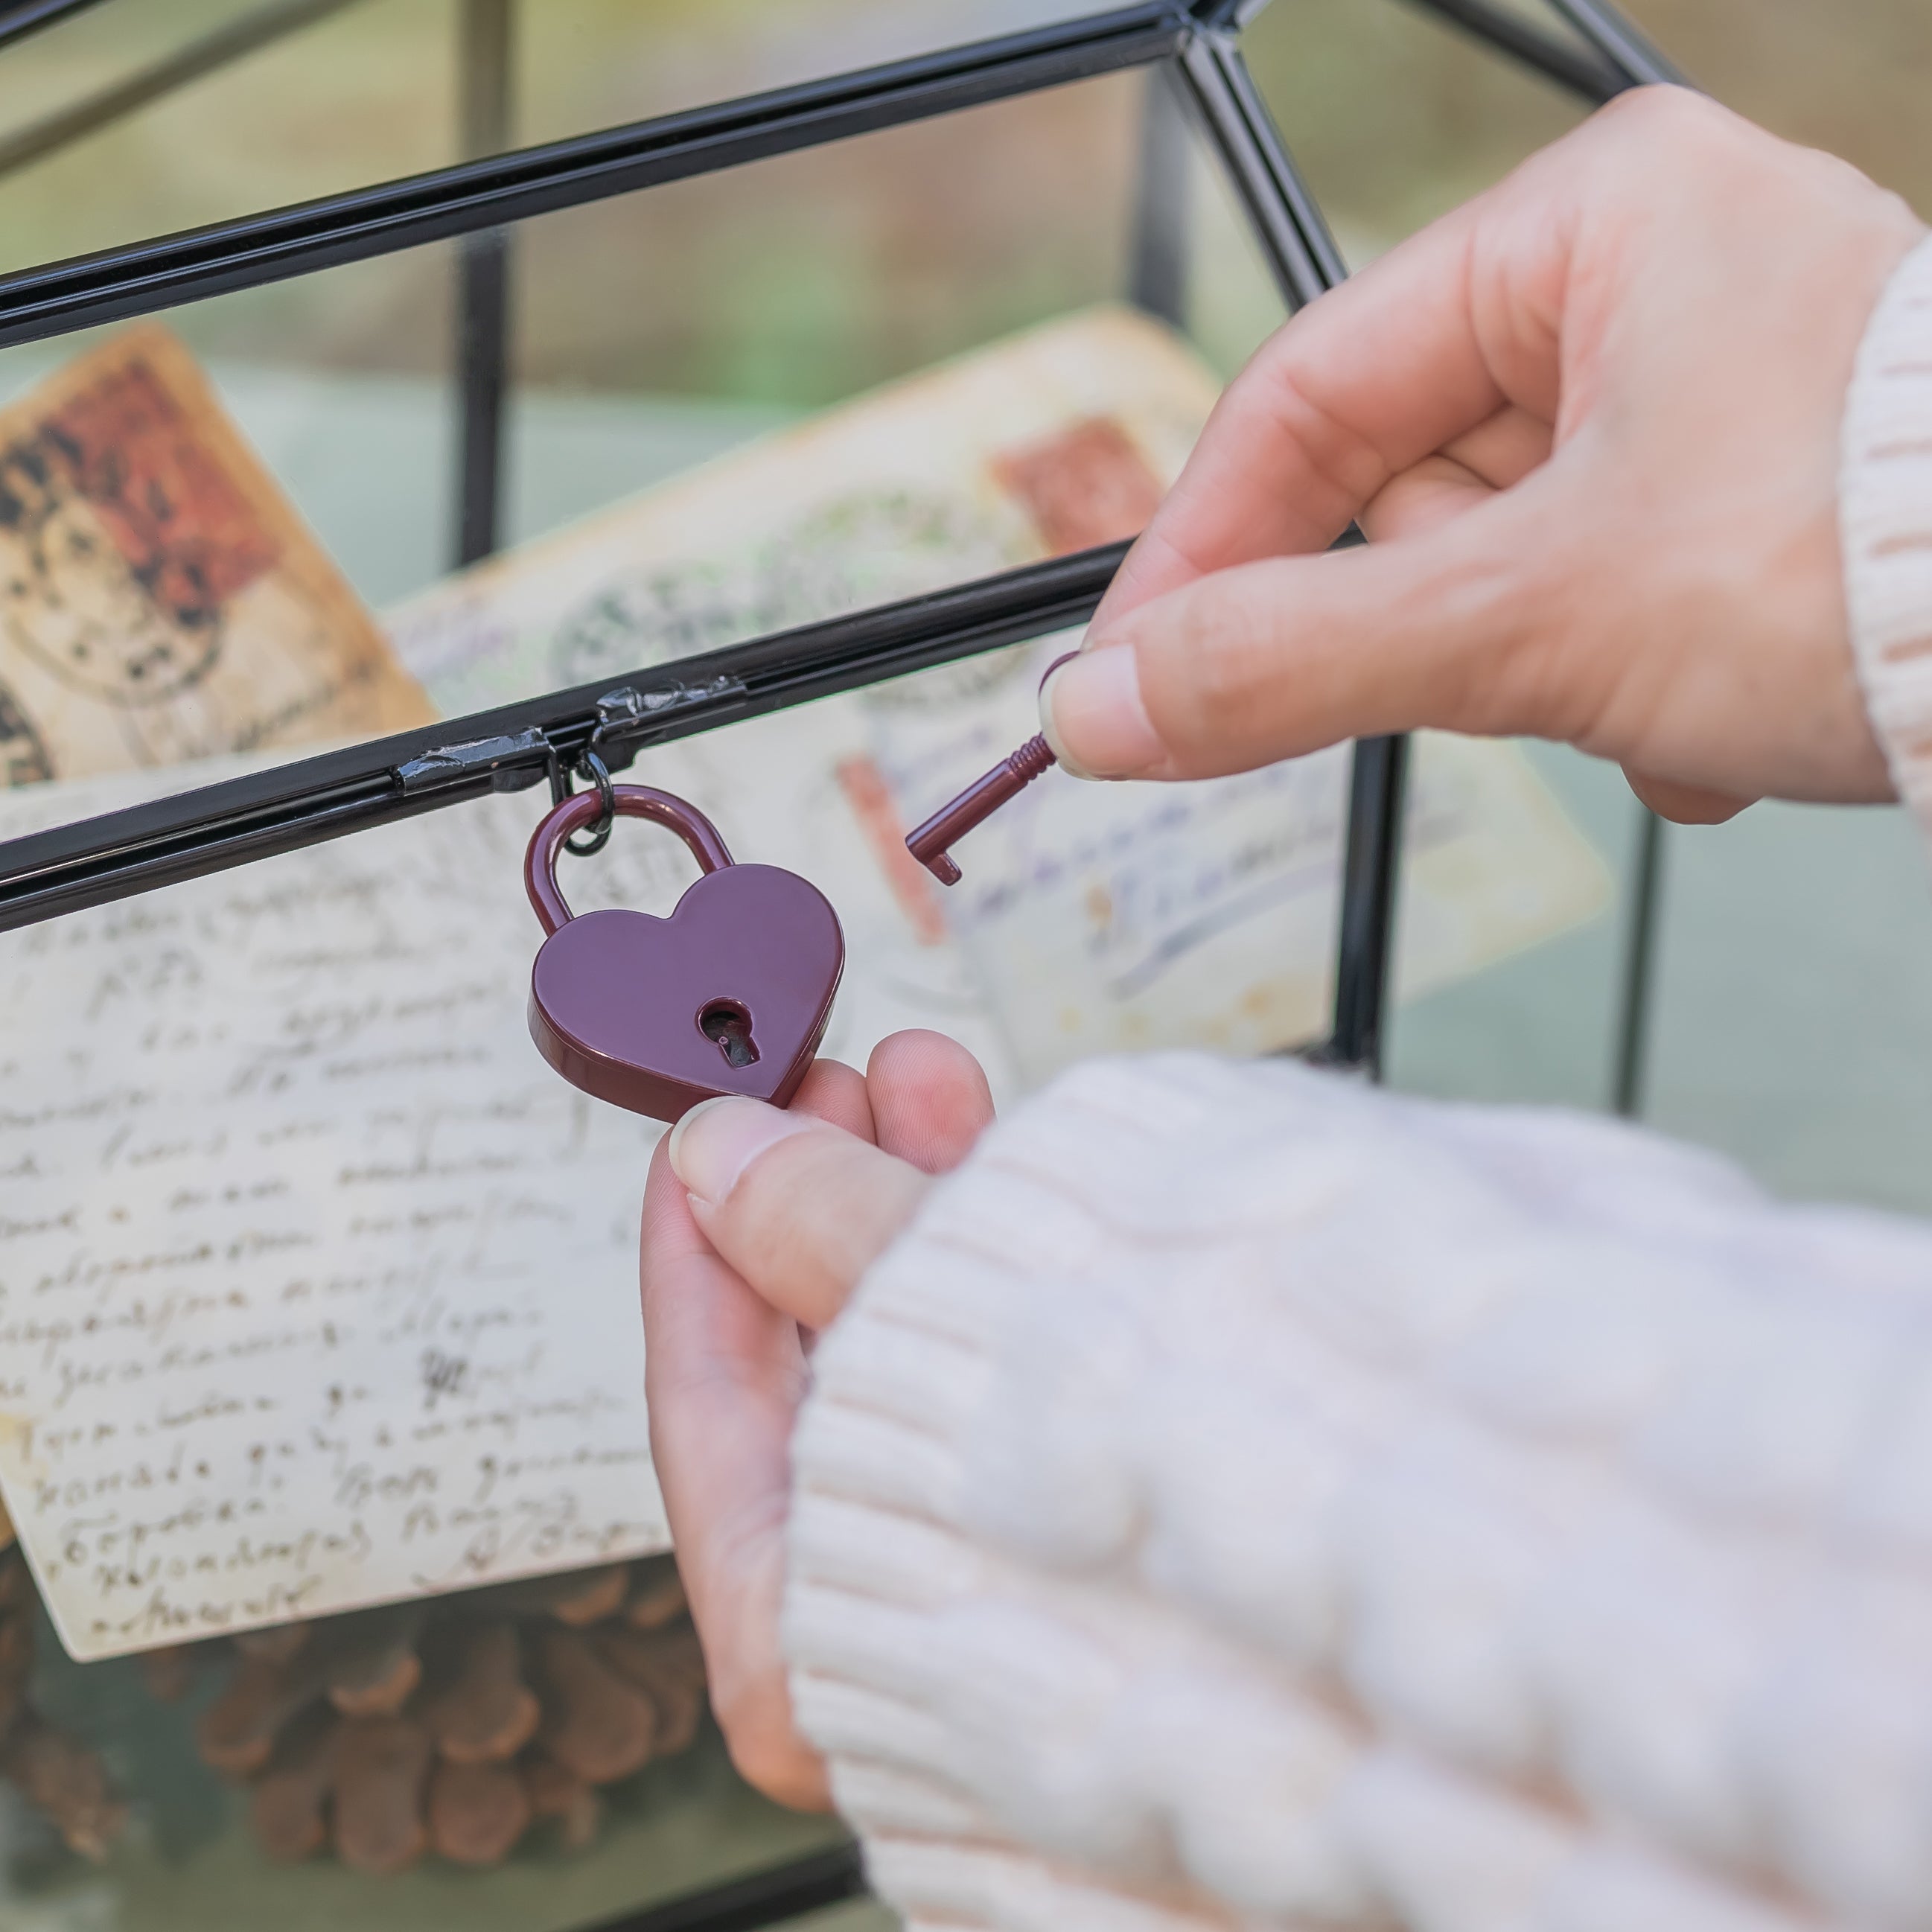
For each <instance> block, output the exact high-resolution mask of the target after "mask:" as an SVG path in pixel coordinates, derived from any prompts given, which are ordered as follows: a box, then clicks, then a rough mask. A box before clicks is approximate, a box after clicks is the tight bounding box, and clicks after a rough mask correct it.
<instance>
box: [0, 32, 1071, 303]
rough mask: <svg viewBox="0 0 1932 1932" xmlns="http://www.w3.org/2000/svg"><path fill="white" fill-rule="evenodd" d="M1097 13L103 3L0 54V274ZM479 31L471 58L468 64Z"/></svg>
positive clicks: (2, 50)
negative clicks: (472, 106)
mask: <svg viewBox="0 0 1932 1932" xmlns="http://www.w3.org/2000/svg"><path fill="white" fill-rule="evenodd" d="M1092 10H1094V9H1093V8H1091V7H1088V6H1085V5H1081V4H1079V0H937V4H935V0H926V4H922V5H919V6H916V7H906V6H902V5H889V4H888V0H736V4H733V5H718V6H698V5H691V4H689V0H654V4H651V5H644V6H638V5H632V4H628V0H542V4H541V5H534V4H527V0H172V4H170V5H169V6H167V7H153V6H147V5H138V4H136V0H107V4H106V5H100V6H98V7H93V8H91V9H89V10H86V11H84V12H82V13H78V14H77V15H75V16H74V17H72V18H71V20H68V21H66V22H65V23H62V24H61V25H59V26H55V27H52V28H48V29H46V30H44V31H42V32H40V33H39V34H35V35H34V36H33V37H31V38H30V39H28V40H24V41H22V42H20V43H17V44H15V45H14V46H11V47H10V48H7V49H0V62H5V67H4V69H0V71H4V72H5V75H6V80H7V85H6V86H5V89H4V90H0V270H4V269H12V268H17V267H20V266H26V265H27V264H29V263H36V262H43V261H49V260H60V259H63V258H65V257H68V256H70V255H75V254H84V253H87V252H89V251H93V250H95V249H99V248H110V247H113V246H114V245H117V244H119V243H123V242H132V241H135V240H137V239H141V238H142V237H144V236H150V235H160V234H168V233H172V232H174V231H175V230H177V229H182V228H188V227H195V226H199V225H201V224H202V223H205V222H211V221H218V220H226V219H229V218H231V217H234V216H236V215H240V214H248V213H252V212H254V211H257V210H259V209H263V208H273V207H278V206H281V205H284V204H287V203H289V202H297V201H304V200H308V199H311V198H312V197H314V196H319V195H326V194H332V193H339V192H341V191H343V190H347V189H350V188H353V187H362V186H365V185H366V184H369V183H371V182H375V181H386V180H390V179H392V178H396V177H398V176H400V175H408V174H413V173H416V172H419V171H421V170H422V169H428V168H434V167H440V166H445V165H446V164H448V163H450V162H452V161H454V160H459V159H461V158H463V157H464V155H465V154H466V152H471V151H474V152H479V153H482V152H493V151H499V150H500V149H502V148H506V147H511V146H516V145H523V144H527V143H531V142H540V141H547V140H553V139H560V138H562V137H564V136H569V135H572V134H579V133H587V132H589V131H591V130H594V129H598V128H601V127H612V126H616V125H619V124H622V123H625V122H627V121H634V120H640V119H643V118H647V117H649V116H651V115H657V114H662V113H671V112H674V111H676V110H680V109H683V108H688V107H700V106H703V105H706V104H709V103H712V102H714V101H724V100H729V99H731V98H734V97H736V96H737V95H742V94H748V93H754V92H760V91H762V90H763V89H768V88H772V87H778V86H787V85H789V84H791V83H796V82H799V81H804V80H815V79H819V78H822V77H826V76H827V75H832V74H839V73H842V72H844V71H847V70H848V69H850V68H855V67H861V66H867V65H872V64H874V63H876V62H882V61H888V60H894V59H898V58H904V57H906V56H908V55H916V54H921V53H927V52H934V51H936V50H938V49H941V48H944V47H947V46H953V45H956V44H959V43H963V42H965V41H968V40H978V39H983V38H986V37H991V36H992V35H995V34H1001V33H1006V32H1010V31H1015V30H1016V29H1020V28H1027V27H1031V26H1040V25H1043V24H1048V23H1052V22H1053V21H1055V20H1062V19H1065V18H1067V17H1070V16H1073V15H1076V14H1078V13H1085V12H1089V11H1092ZM493 15H498V16H504V15H506V16H507V17H508V23H509V26H508V31H509V35H510V38H509V43H508V44H509V46H510V47H511V50H512V51H511V64H510V68H509V71H508V80H507V92H506V95H505V100H506V101H507V104H508V115H507V118H502V117H493V116H492V115H489V114H487V113H486V115H484V119H483V121H481V122H478V121H471V122H470V123H469V133H468V136H466V134H465V132H464V126H465V124H464V121H463V110H462V106H461V104H462V101H463V75H464V73H465V71H466V70H465V66H464V62H465V60H466V58H469V56H468V55H466V53H465V51H464V49H465V47H466V45H467V46H471V47H472V48H474V47H478V46H484V45H487V43H488V41H487V29H488V26H489V22H490V17H492V16H493ZM478 28H482V29H484V36H485V37H484V38H481V39H478V40H474V41H471V42H466V40H465V37H464V36H465V33H466V29H467V30H469V31H472V32H473V31H475V30H477V29H478ZM493 118H494V119H496V121H497V122H498V124H496V125H494V126H492V125H491V124H490V122H491V121H492V119H493Z"/></svg>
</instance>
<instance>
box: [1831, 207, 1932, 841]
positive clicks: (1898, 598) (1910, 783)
mask: <svg viewBox="0 0 1932 1932" xmlns="http://www.w3.org/2000/svg"><path fill="white" fill-rule="evenodd" d="M1839 505H1840V509H1839V515H1840V524H1841V535H1842V538H1843V547H1844V559H1845V595H1846V604H1847V607H1848V609H1849V614H1850V619H1851V632H1852V650H1853V652H1854V654H1855V657H1856V658H1857V661H1858V678H1859V681H1860V682H1861V684H1862V685H1863V686H1864V694H1865V706H1866V709H1867V712H1869V714H1870V718H1871V721H1872V727H1873V730H1876V733H1878V736H1879V742H1880V743H1881V744H1882V745H1883V746H1884V748H1885V757H1886V760H1887V762H1888V763H1889V765H1890V766H1891V775H1892V782H1893V783H1894V784H1895V785H1896V786H1897V789H1898V794H1899V796H1900V798H1902V799H1904V800H1905V802H1906V804H1908V805H1909V806H1910V807H1911V808H1912V811H1913V813H1914V814H1915V816H1916V817H1917V818H1918V823H1919V826H1920V829H1921V831H1922V832H1924V835H1925V837H1926V838H1927V841H1928V842H1932V241H1928V242H1922V243H1921V244H1920V245H1919V246H1918V248H1916V249H1915V250H1914V251H1913V252H1912V254H1909V255H1908V256H1907V257H1906V259H1905V261H1904V263H1903V266H1901V267H1900V269H1899V270H1898V272H1897V274H1896V275H1894V276H1893V278H1892V280H1891V284H1890V286H1889V287H1888V288H1887V289H1886V290H1885V294H1884V295H1883V296H1882V298H1881V299H1880V300H1879V305H1878V307H1877V308H1876V310H1875V311H1873V315H1872V319H1871V322H1870V326H1868V328H1867V330H1866V332H1865V339H1864V345H1863V347H1861V349H1860V350H1859V352H1858V366H1857V368H1856V371H1855V373H1854V374H1853V376H1852V387H1851V393H1850V395H1849V398H1847V400H1846V407H1845V425H1844V437H1843V469H1842V473H1841V481H1840V486H1839Z"/></svg>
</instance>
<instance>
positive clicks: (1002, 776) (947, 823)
mask: <svg viewBox="0 0 1932 1932" xmlns="http://www.w3.org/2000/svg"><path fill="white" fill-rule="evenodd" d="M1058 762H1059V760H1058V759H1056V758H1055V757H1054V755H1053V747H1052V745H1049V743H1048V742H1046V739H1044V738H1031V739H1028V741H1027V742H1026V743H1025V744H1024V745H1022V746H1021V747H1020V748H1019V750H1018V751H1016V752H1015V753H1014V754H1013V756H1012V757H1010V758H1007V759H1004V760H1002V761H1001V763H998V764H997V765H995V766H994V767H993V769H992V770H991V771H990V772H988V773H987V774H986V776H985V777H984V778H981V779H980V781H978V782H977V784H971V785H968V787H966V789H965V790H964V791H962V793H960V794H959V796H958V797H957V798H956V799H954V800H953V802H952V803H951V804H950V805H947V806H946V807H945V808H944V810H942V811H936V812H935V813H934V814H933V815H932V817H930V818H929V819H928V820H926V823H924V824H923V825H922V826H920V827H919V829H918V830H917V831H916V832H914V833H913V835H912V836H911V837H910V838H908V839H907V841H906V850H907V851H908V852H910V853H911V854H912V856H913V857H914V858H915V859H917V860H918V861H919V863H920V864H921V865H923V866H924V867H925V868H926V870H927V871H929V872H930V873H931V874H932V876H933V877H935V879H937V880H938V881H939V883H941V885H942V886H956V885H957V884H958V883H959V881H960V879H961V877H962V876H963V874H962V873H961V871H960V870H959V865H958V864H957V863H956V862H955V860H954V859H953V855H952V854H951V853H950V852H949V851H948V850H947V849H946V848H947V847H948V846H949V845H951V844H953V843H954V842H955V841H956V840H959V839H961V838H965V835H967V833H968V832H971V830H972V829H973V828H974V826H976V825H983V824H985V823H986V820H988V819H989V818H991V817H992V815H993V814H994V813H995V812H996V811H998V810H999V808H1000V807H1001V805H1004V804H1005V803H1006V802H1007V800H1008V799H1012V798H1017V797H1018V796H1019V794H1020V793H1022V792H1023V791H1025V790H1026V788H1027V787H1028V785H1030V784H1032V783H1033V781H1034V779H1035V778H1038V777H1040V775H1042V774H1043V772H1049V771H1051V770H1052V769H1053V767H1054V766H1055V765H1056V764H1057V763H1058Z"/></svg>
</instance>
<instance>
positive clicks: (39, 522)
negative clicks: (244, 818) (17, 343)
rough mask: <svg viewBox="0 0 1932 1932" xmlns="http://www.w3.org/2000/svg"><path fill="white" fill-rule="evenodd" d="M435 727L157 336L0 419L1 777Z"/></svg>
mask: <svg viewBox="0 0 1932 1932" xmlns="http://www.w3.org/2000/svg"><path fill="white" fill-rule="evenodd" d="M433 716H434V712H432V711H431V709H430V706H429V703H428V700H427V699H426V698H425V696H424V695H423V693H422V688H421V687H420V686H419V685H418V684H417V683H416V681H415V680H414V679H413V678H411V677H410V676H409V675H408V674H407V673H406V672H405V671H404V670H402V669H401V667H400V666H399V665H398V663H397V662H396V660H395V656H394V655H393V654H392V652H391V651H390V649H389V645H388V643H387V642H386V640H385V639H384V637H383V634H382V633H381V631H380V630H379V629H378V628H377V626H376V625H375V624H374V621H373V620H372V619H371V617H370V616H369V615H368V613H367V612H366V611H365V610H364V609H363V607H362V604H361V603H360V601H359V600H358V598H356V594H355V592H353V590H352V589H350V586H349V584H348V583H347V580H345V579H344V577H343V576H342V574H341V572H340V571H338V569H337V568H336V567H335V565H334V563H332V562H331V561H330V559H329V557H328V556H327V555H326V553H325V552H324V551H323V549H322V547H321V546H320V544H318V543H317V541H316V539H315V538H314V537H313V536H312V535H311V534H310V533H309V532H308V530H307V529H306V528H305V526H304V525H303V524H302V521H301V519H300V518H299V517H298V516H297V514H296V511H295V510H294V508H293V506H292V505H290V502H288V500H287V498H286V497H285V496H284V494H283V493H282V491H281V489H280V487H278V484H276V483H275V481H274V479H273V478H272V477H271V476H270V475H269V474H268V472H266V470H265V469H263V466H262V465H261V463H260V462H259V461H258V460H257V458H255V456H254V455H253V453H252V452H251V451H250V450H249V449H248V446H246V445H245V443H243V441H242V438H241V437H240V435H239V434H238V432H237V431H236V429H235V427H234V425H233V424H232V423H231V422H229V419H228V418H227V416H226V414H225V413H223V410H222V408H221V406H220V403H219V402H218V401H217V400H216V398H215V397H214V394H213V392H212V391H211V389H209V387H208V384H207V382H206V381H205V379H204V378H203V377H202V374H201V373H200V371H199V370H198V369H197V368H196V366H195V364H194V362H193V359H192V358H191V357H190V356H189V355H188V353H187V351H186V350H184V349H183V348H182V347H181V345H180V344H178V342H177V341H175V339H174V338H173V337H172V336H171V335H169V334H168V333H167V332H166V330H164V329H160V328H157V327H147V328H142V329H136V330H133V331H132V332H130V333H128V334H127V335H121V336H119V337H117V338H115V339H113V341H110V342H109V343H108V344H107V345H106V346H105V347H102V348H100V349H97V350H93V351H92V352H91V353H89V354H87V355H85V356H81V357H80V358H79V359H77V361H75V362H71V363H70V364H69V365H67V367H66V368H64V369H62V371H60V372H59V374H57V375H55V377H52V378H51V379H50V380H49V381H47V382H46V383H43V384H42V385H41V386H40V387H39V388H38V389H35V390H34V391H33V392H31V393H30V394H29V395H27V396H26V398H23V399H22V400H21V401H18V402H17V403H15V404H13V405H12V406H11V407H9V408H7V410H5V411H4V412H0V774H4V777H5V781H7V782H8V783H10V784H28V783H31V782H34V781H37V780H40V779H44V778H83V777H86V776H88V775H90V774H92V773H94V772H108V771H117V770H122V769H127V768H128V767H130V766H136V767H138V766H154V765H172V764H176V763H180V762H181V761H182V760H186V759H193V758H202V757H209V756H211V755H213V754H216V753H219V752H223V751H251V750H254V749H257V748H263V749H266V748H278V747H281V746H284V745H299V744H304V743H307V742H311V741H312V740H314V739H341V738H346V737H357V736H375V735H378V734H380V733H384V732H389V731H398V730H404V729H406V728H407V727H409V726H410V725H412V724H422V723H425V722H427V721H428V720H429V719H430V718H431V717H433Z"/></svg>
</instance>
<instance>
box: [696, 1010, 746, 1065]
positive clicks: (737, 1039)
mask: <svg viewBox="0 0 1932 1932" xmlns="http://www.w3.org/2000/svg"><path fill="white" fill-rule="evenodd" d="M697 1030H698V1031H699V1032H700V1033H701V1034H703V1036H704V1037H705V1038H706V1040H710V1041H712V1042H713V1043H715V1045H716V1046H717V1049H718V1052H720V1053H721V1054H722V1055H724V1058H725V1059H726V1061H727V1062H729V1063H730V1065H732V1066H733V1067H752V1066H755V1065H756V1064H757V1058H758V1049H757V1045H756V1044H755V1043H754V1041H753V1040H752V1038H751V1015H750V1014H749V1013H747V1012H745V1010H744V1008H743V1007H741V1006H739V1004H738V1003H737V1001H736V1000H713V1001H712V1003H711V1004H710V1005H709V1006H708V1007H706V1008H705V1010H703V1012H702V1013H700V1014H699V1015H698V1016H697Z"/></svg>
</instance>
